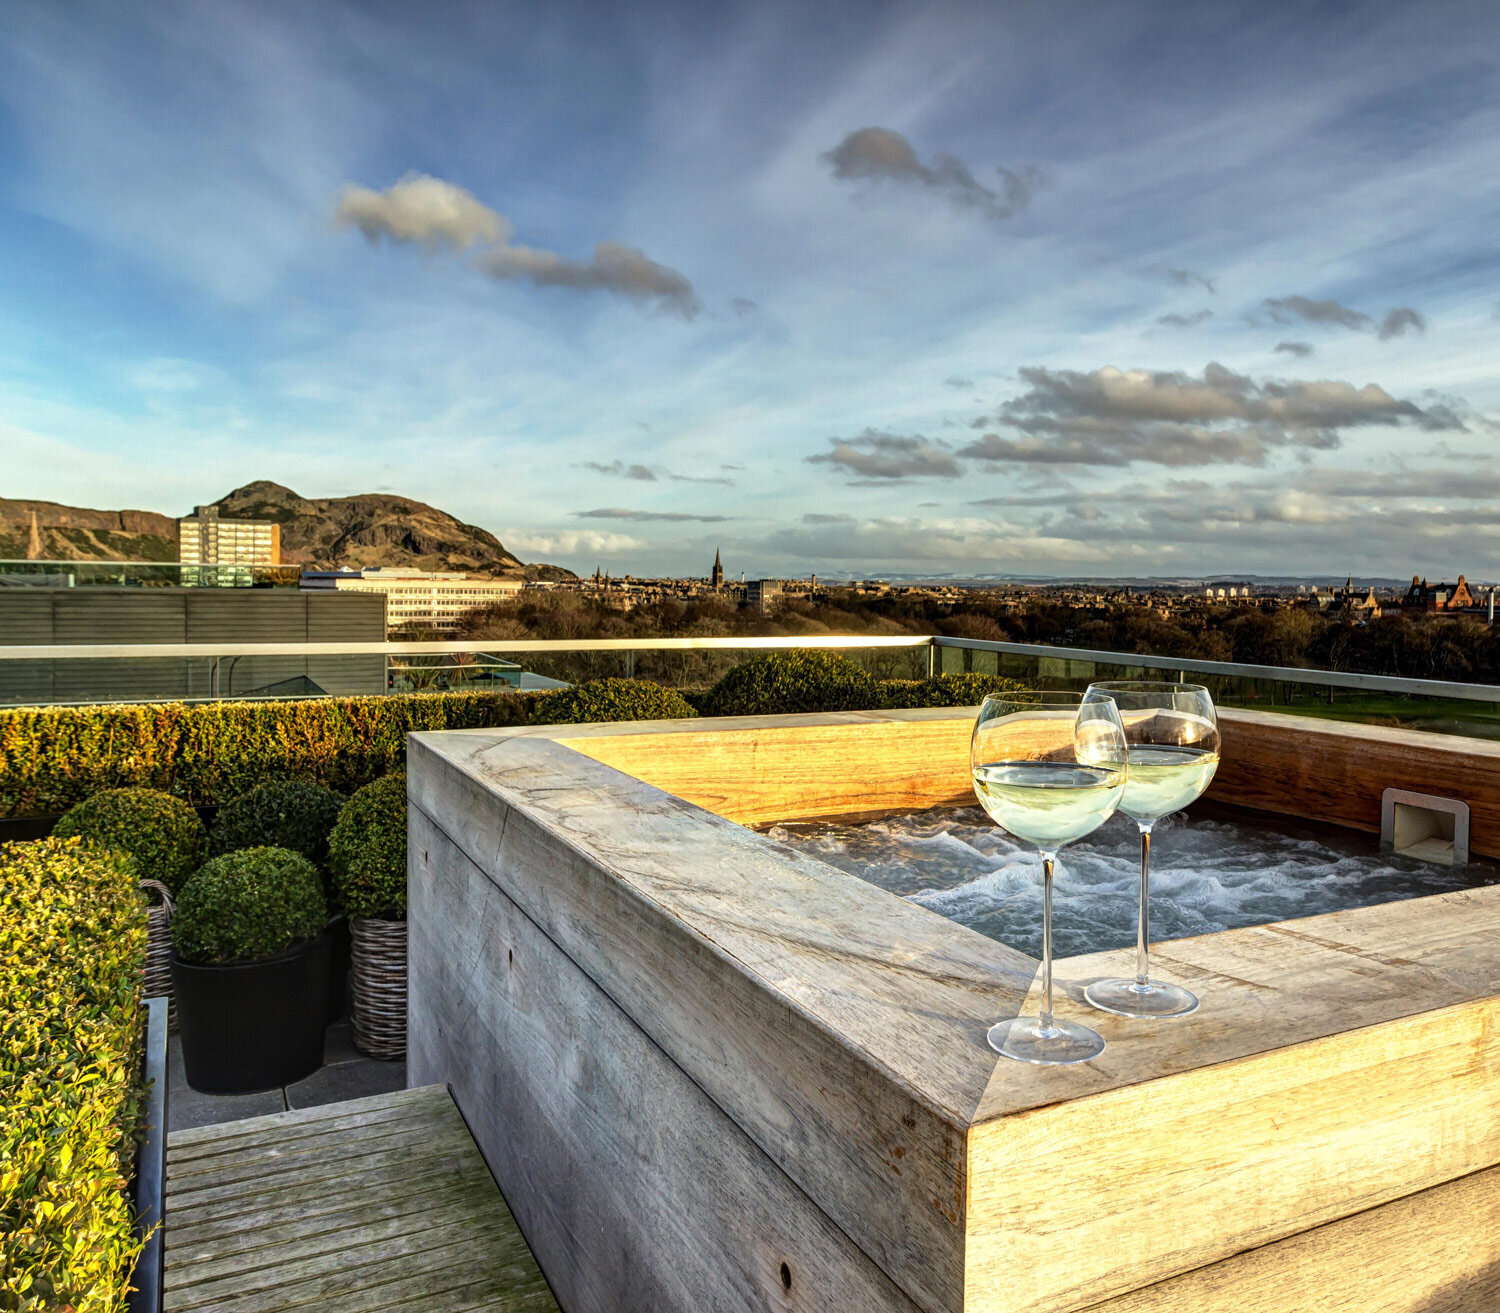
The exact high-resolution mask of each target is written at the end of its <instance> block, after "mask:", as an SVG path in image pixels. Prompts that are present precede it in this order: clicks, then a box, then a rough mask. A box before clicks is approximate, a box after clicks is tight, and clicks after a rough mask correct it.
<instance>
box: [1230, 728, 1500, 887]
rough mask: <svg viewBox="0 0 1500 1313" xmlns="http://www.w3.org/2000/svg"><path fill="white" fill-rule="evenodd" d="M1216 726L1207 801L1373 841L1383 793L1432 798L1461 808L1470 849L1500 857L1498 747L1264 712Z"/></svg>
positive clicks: (1445, 736)
mask: <svg viewBox="0 0 1500 1313" xmlns="http://www.w3.org/2000/svg"><path fill="white" fill-rule="evenodd" d="M1220 724H1221V728H1222V733H1223V743H1224V748H1223V754H1222V758H1221V761H1220V764H1219V770H1218V774H1217V775H1215V777H1214V781H1213V784H1212V785H1211V786H1210V788H1209V790H1208V796H1209V797H1210V798H1218V799H1220V800H1222V801H1224V802H1231V803H1235V804H1236V805H1238V806H1241V807H1255V808H1259V809H1260V810H1262V811H1268V812H1278V813H1280V814H1282V815H1285V816H1301V817H1305V818H1306V819H1308V820H1314V821H1329V822H1332V823H1333V824H1335V825H1345V826H1348V827H1350V828H1351V829H1357V830H1367V831H1370V832H1371V833H1379V831H1380V795H1381V791H1382V790H1384V789H1387V788H1394V789H1413V790H1416V791H1417V792H1419V793H1435V794H1438V795H1440V796H1442V797H1446V798H1457V799H1459V800H1460V801H1461V802H1466V803H1468V804H1469V823H1470V830H1469V845H1470V847H1471V849H1472V850H1473V851H1474V852H1475V853H1478V854H1481V855H1483V856H1486V857H1500V743H1494V742H1491V741H1488V740H1485V739H1471V738H1460V737H1458V736H1456V735H1452V734H1426V733H1423V732H1421V731H1420V730H1403V729H1390V728H1386V727H1384V726H1379V725H1352V724H1344V723H1340V722H1337V721H1313V722H1312V723H1309V721H1308V718H1307V717H1305V716H1288V715H1277V714H1275V713H1271V712H1264V711H1224V712H1222V713H1221V715H1220Z"/></svg>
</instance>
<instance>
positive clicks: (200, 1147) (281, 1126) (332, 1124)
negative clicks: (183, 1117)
mask: <svg viewBox="0 0 1500 1313" xmlns="http://www.w3.org/2000/svg"><path fill="white" fill-rule="evenodd" d="M397 1093H400V1094H407V1093H411V1091H407V1090H400V1091H397ZM342 1106H343V1105H342V1104H337V1103H335V1104H324V1105H322V1106H320V1107H317V1108H309V1109H307V1111H308V1112H327V1110H328V1109H329V1108H338V1107H342ZM298 1111H301V1109H297V1110H294V1111H293V1112H280V1113H275V1114H274V1115H273V1118H274V1119H280V1118H287V1117H295V1116H296V1113H297V1112H298ZM428 1115H429V1114H428V1112H427V1110H426V1108H425V1107H423V1106H422V1105H421V1104H414V1103H412V1102H410V1101H408V1102H404V1103H401V1104H397V1105H395V1106H393V1107H390V1108H377V1109H372V1110H366V1111H362V1112H358V1113H352V1114H348V1115H345V1116H326V1117H322V1118H319V1119H318V1120H316V1121H309V1122H300V1121H293V1122H286V1121H280V1120H274V1119H273V1118H265V1119H263V1118H259V1117H256V1118H253V1119H252V1120H254V1121H256V1122H261V1121H268V1122H270V1124H269V1125H262V1126H261V1127H259V1128H258V1129H256V1130H253V1131H248V1132H243V1133H236V1134H226V1135H221V1136H216V1137H212V1138H203V1139H197V1140H193V1141H188V1142H185V1143H182V1144H178V1143H177V1141H176V1139H175V1138H174V1139H173V1142H172V1146H171V1148H170V1149H168V1151H167V1156H168V1159H169V1161H170V1162H171V1163H172V1164H173V1166H175V1167H178V1168H181V1169H184V1170H187V1169H190V1168H191V1167H192V1166H193V1165H195V1164H197V1163H199V1162H202V1161H205V1160H209V1159H213V1158H216V1157H218V1156H220V1155H222V1154H236V1153H240V1152H242V1151H244V1150H246V1149H251V1148H254V1147H255V1146H257V1145H267V1144H269V1145H290V1144H294V1143H296V1142H297V1141H298V1140H303V1139H308V1138H311V1137H317V1136H320V1135H326V1134H328V1133H329V1132H330V1131H344V1130H352V1129H354V1128H356V1127H358V1128H360V1129H361V1130H367V1131H376V1130H377V1128H393V1127H399V1126H404V1125H410V1124H412V1123H414V1122H415V1123H417V1124H419V1125H421V1124H425V1119H426V1118H427V1116H428ZM221 1125H223V1126H225V1127H238V1126H239V1125H240V1123H238V1122H224V1123H221ZM197 1129H200V1130H202V1129H210V1130H211V1129H217V1128H215V1127H208V1128H203V1127H200V1128H197ZM178 1134H182V1135H186V1134H187V1132H186V1131H182V1132H178Z"/></svg>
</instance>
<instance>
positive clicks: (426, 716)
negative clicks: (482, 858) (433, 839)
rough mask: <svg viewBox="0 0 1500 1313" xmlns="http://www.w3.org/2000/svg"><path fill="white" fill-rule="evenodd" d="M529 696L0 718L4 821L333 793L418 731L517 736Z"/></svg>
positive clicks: (393, 760)
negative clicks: (296, 784)
mask: <svg viewBox="0 0 1500 1313" xmlns="http://www.w3.org/2000/svg"><path fill="white" fill-rule="evenodd" d="M539 696H541V695H539V694H536V693H512V694H495V693H467V692H466V693H411V694H403V695H401V696H392V697H367V698H316V699H309V700H307V701H299V702H201V703H191V702H164V703H149V704H141V705H113V706H110V705H106V706H98V707H41V708H27V707H22V708H17V709H9V710H5V711H0V815H4V816H49V815H53V814H55V813H57V812H61V811H66V810H67V808H68V807H70V806H71V805H72V804H73V803H75V802H78V801H80V800H81V799H84V798H88V797H91V796H92V795H93V794H95V793H98V792H99V791H100V790H101V789H111V788H117V787H119V786H121V785H144V786H146V787H150V788H156V789H164V790H166V791H167V792H168V793H171V794H173V795H174V796H176V797H178V798H182V799H183V800H185V801H187V802H190V803H192V804H193V805H194V806H199V807H202V806H212V805H214V804H223V803H227V802H230V801H232V800H233V799H235V798H237V797H239V796H240V794H242V793H245V792H247V791H248V790H250V789H252V788H254V787H255V786H256V785H257V784H261V783H263V782H264V781H266V780H269V779H278V778H284V777H286V776H289V775H291V776H297V777H299V778H302V779H310V780H314V781H316V782H317V783H318V784H323V785H326V786H327V787H328V788H330V789H337V790H338V791H339V792H340V793H350V792H352V791H353V790H355V789H357V788H359V786H360V785H362V784H368V783H369V782H370V781H371V780H374V779H379V778H380V776H382V775H384V774H385V773H386V772H387V771H390V770H395V769H399V768H400V767H401V766H402V765H403V764H404V762H405V760H406V736H407V735H408V734H409V733H413V732H415V731H419V730H433V729H483V728H489V727H493V726H500V725H524V724H526V723H527V722H528V721H529V720H530V716H531V707H532V704H533V703H534V702H535V701H536V700H537V698H538V697H539Z"/></svg>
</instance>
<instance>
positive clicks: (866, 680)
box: [703, 649, 880, 716]
mask: <svg viewBox="0 0 1500 1313" xmlns="http://www.w3.org/2000/svg"><path fill="white" fill-rule="evenodd" d="M879 705H880V691H879V688H878V687H877V685H876V683H875V680H874V679H873V678H871V676H870V674H869V672H868V671H866V670H863V669H862V668H861V667H859V666H857V665H855V664H854V662H852V661H851V660H849V658H848V657H846V656H842V655H840V654H839V653H837V652H826V651H821V650H818V649H810V650H809V649H803V650H800V651H789V652H768V653H766V654H765V655H764V656H758V657H753V658H751V659H750V660H749V661H746V662H745V663H744V664H743V665H738V666H736V667H735V668H734V669H733V670H731V671H730V672H729V673H728V674H727V675H725V676H724V678H723V679H721V680H720V681H719V682H718V683H717V684H715V685H714V686H713V688H711V689H709V691H708V695H707V697H705V698H704V700H703V711H704V714H705V715H709V716H770V715H777V714H784V713H789V712H799V711H859V710H863V709H866V708H869V707H877V706H879Z"/></svg>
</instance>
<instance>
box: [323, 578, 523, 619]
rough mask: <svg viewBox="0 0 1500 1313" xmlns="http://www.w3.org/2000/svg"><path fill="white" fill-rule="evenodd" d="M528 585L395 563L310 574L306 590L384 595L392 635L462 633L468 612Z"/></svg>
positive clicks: (515, 581) (518, 581)
mask: <svg viewBox="0 0 1500 1313" xmlns="http://www.w3.org/2000/svg"><path fill="white" fill-rule="evenodd" d="M523 586H524V585H523V584H522V582H521V581H520V580H519V579H471V578H470V577H469V576H468V575H466V574H449V573H443V572H429V571H426V570H410V569H406V568H404V567H400V566H389V565H377V566H368V567H366V568H365V569H363V570H308V571H304V572H303V575H302V587H303V588H307V589H318V588H334V589H338V590H340V591H343V592H354V593H384V594H385V599H386V601H385V627H386V630H387V632H389V631H390V630H393V629H399V628H400V627H401V626H402V625H409V624H419V625H423V626H426V627H427V628H430V629H442V630H451V629H456V628H457V627H458V620H459V617H460V616H462V615H463V614H464V613H465V612H466V611H472V610H474V609H475V608H476V607H481V606H488V605H489V604H490V603H491V602H498V601H502V600H504V599H505V598H508V597H514V596H515V595H516V594H517V593H519V592H520V591H521V589H522V587H523Z"/></svg>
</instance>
